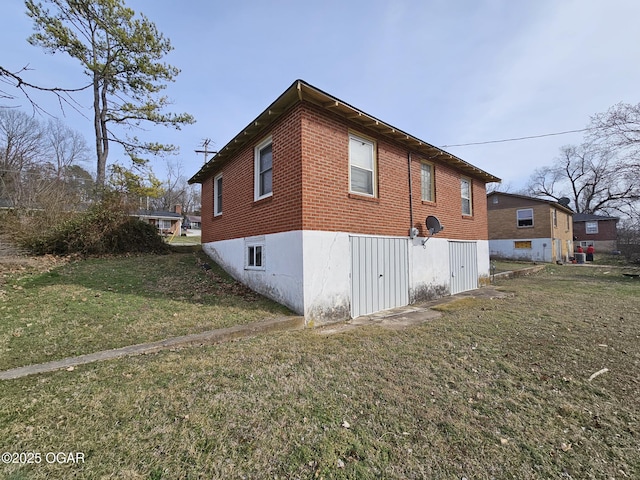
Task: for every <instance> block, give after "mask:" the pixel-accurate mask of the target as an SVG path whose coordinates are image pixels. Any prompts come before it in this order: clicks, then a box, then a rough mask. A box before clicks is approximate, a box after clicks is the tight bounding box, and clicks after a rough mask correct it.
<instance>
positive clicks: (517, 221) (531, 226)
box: [516, 208, 535, 228]
mask: <svg viewBox="0 0 640 480" xmlns="http://www.w3.org/2000/svg"><path fill="white" fill-rule="evenodd" d="M527 210H529V211H531V225H520V220H528V219H529V218H528V217H527V218H522V219H521V218H518V212H524V211H527ZM534 225H535V218H534V215H533V208H518V209H517V210H516V227H517V228H533V227H534Z"/></svg>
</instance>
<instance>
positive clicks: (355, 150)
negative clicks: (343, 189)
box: [349, 134, 376, 197]
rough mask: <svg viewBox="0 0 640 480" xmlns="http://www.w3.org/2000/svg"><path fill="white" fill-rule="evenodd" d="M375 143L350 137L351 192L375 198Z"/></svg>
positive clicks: (351, 135) (354, 136) (353, 136)
mask: <svg viewBox="0 0 640 480" xmlns="http://www.w3.org/2000/svg"><path fill="white" fill-rule="evenodd" d="M375 164H376V160H375V143H374V142H372V141H371V140H366V139H364V138H362V137H358V136H356V135H353V134H350V135H349V190H350V191H351V192H353V193H359V194H363V195H369V196H371V197H373V196H375V191H376V188H375V187H376V185H375Z"/></svg>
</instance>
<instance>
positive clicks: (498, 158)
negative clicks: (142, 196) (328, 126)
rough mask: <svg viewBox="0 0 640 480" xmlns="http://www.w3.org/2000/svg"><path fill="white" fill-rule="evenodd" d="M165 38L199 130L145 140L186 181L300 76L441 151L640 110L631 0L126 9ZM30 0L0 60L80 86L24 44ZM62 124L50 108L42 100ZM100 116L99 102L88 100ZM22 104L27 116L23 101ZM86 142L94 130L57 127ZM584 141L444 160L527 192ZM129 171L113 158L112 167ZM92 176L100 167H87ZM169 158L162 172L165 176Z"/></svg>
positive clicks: (14, 19) (16, 3) (552, 140)
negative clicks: (203, 149) (172, 154)
mask: <svg viewBox="0 0 640 480" xmlns="http://www.w3.org/2000/svg"><path fill="white" fill-rule="evenodd" d="M126 3H127V5H128V6H130V7H131V8H133V9H134V10H135V11H136V12H142V13H144V14H145V15H146V16H147V17H148V18H149V19H150V20H152V21H153V22H155V23H156V25H157V26H158V28H159V30H160V31H161V32H163V34H164V35H165V36H166V37H168V38H169V39H170V40H171V42H172V44H173V46H174V48H175V50H174V51H173V52H172V53H171V54H170V55H169V56H168V57H167V61H168V62H169V63H171V64H173V65H175V66H177V67H178V68H180V69H181V70H182V73H181V74H180V75H179V76H178V78H177V81H176V82H175V83H174V84H172V85H171V86H170V87H169V89H168V90H167V93H168V95H169V96H170V97H171V98H172V99H173V101H174V106H173V110H174V111H176V112H189V113H191V114H193V115H194V116H195V117H196V119H197V123H196V124H195V125H192V126H187V127H185V128H183V130H182V131H180V132H174V131H172V130H170V129H165V128H162V127H149V129H148V132H146V135H147V137H146V138H149V139H154V140H158V141H169V142H172V143H175V144H176V145H178V146H179V147H180V149H181V153H180V155H179V157H177V158H176V159H175V160H179V161H180V162H181V163H182V165H183V171H184V173H185V175H187V176H191V175H193V174H194V173H195V172H196V171H197V170H198V168H199V167H200V165H201V164H202V160H203V159H202V156H201V155H200V156H199V155H197V154H196V153H195V152H194V150H195V149H196V148H199V145H200V144H201V142H202V140H203V139H204V138H210V139H211V140H212V141H213V142H214V143H215V145H214V146H215V147H217V148H221V147H222V146H224V145H225V144H226V143H227V142H228V141H229V140H230V139H231V138H232V137H233V136H235V134H237V133H238V132H239V131H240V130H241V129H242V128H243V127H244V126H246V125H247V124H248V123H249V122H250V121H251V120H252V119H253V118H255V117H256V116H257V115H258V114H259V113H260V112H261V111H262V110H263V109H264V108H266V107H267V106H268V105H269V104H270V103H271V102H272V101H273V100H275V98H276V97H277V96H278V95H280V93H282V92H283V91H284V90H285V89H286V88H287V87H289V85H291V83H293V81H294V80H296V79H298V78H301V79H303V80H305V81H307V82H309V83H311V84H312V85H314V86H316V87H318V88H320V89H322V90H324V91H325V92H327V93H329V94H331V95H333V96H335V97H338V98H339V99H341V100H343V101H345V102H347V103H349V104H351V105H353V106H354V107H356V108H359V109H361V110H363V111H365V112H367V113H368V114H370V115H373V116H375V117H377V118H379V119H381V120H383V121H385V122H387V123H390V124H391V125H393V126H395V127H397V128H400V129H402V130H404V131H406V132H408V133H410V134H412V135H414V136H416V137H418V138H421V139H422V140H425V141H427V142H429V143H431V144H433V145H437V146H443V145H454V144H461V143H470V142H483V141H492V140H501V139H508V138H514V137H523V136H532V135H542V134H547V133H554V132H562V131H567V130H576V129H581V128H584V127H585V126H586V125H587V123H588V121H589V117H590V116H591V115H593V114H595V113H598V112H603V111H606V110H607V109H608V108H609V107H610V106H612V105H614V104H615V103H618V102H625V103H634V104H635V103H638V102H640V90H639V89H638V85H639V84H640V82H639V80H640V61H638V60H639V58H638V57H639V55H638V53H639V51H638V50H639V49H640V28H638V27H637V22H638V19H639V18H640V2H639V1H637V0H386V1H384V0H322V1H312V0H310V1H299V0H297V1H293V0H269V1H266V0H261V1H259V0H233V1H231V0H228V1H221V0H126ZM24 11H25V8H24V4H23V2H22V1H20V0H3V1H2V6H1V7H0V13H1V14H0V45H2V50H1V51H2V53H1V54H0V65H2V66H4V67H5V68H8V69H11V70H17V69H19V68H21V67H23V66H24V65H26V64H28V65H29V66H30V67H31V68H32V69H33V71H31V72H29V74H28V75H27V77H28V79H29V80H32V81H33V82H34V83H38V84H42V85H57V86H69V87H72V86H77V85H79V84H81V83H82V82H83V81H84V78H83V77H82V70H81V68H80V67H79V65H78V64H76V63H75V62H74V61H73V60H71V59H69V58H66V57H64V56H63V55H61V54H58V55H53V56H51V55H46V54H44V53H43V52H42V50H41V49H39V48H37V47H32V46H30V45H29V44H28V43H27V41H26V38H27V37H28V36H29V34H30V33H31V32H32V25H31V20H30V19H29V18H28V17H27V16H26V15H25V13H24ZM38 98H39V100H40V101H41V102H43V103H44V104H45V105H48V110H49V111H51V112H53V113H55V114H57V115H59V114H60V113H59V110H57V109H56V106H55V103H54V102H53V101H52V99H50V98H49V99H47V98H45V97H38ZM82 102H83V104H84V106H85V108H86V109H87V110H86V112H87V113H86V114H87V116H88V117H89V118H90V110H89V108H90V100H89V99H82ZM18 103H20V104H21V105H22V106H23V107H24V109H25V111H29V112H30V110H29V108H28V105H27V104H26V103H25V102H24V101H22V102H15V103H14V105H16V104H18ZM63 119H64V120H65V121H66V122H67V123H68V124H69V125H70V126H71V127H73V128H75V129H77V130H79V131H81V132H82V133H83V134H84V135H85V136H86V138H87V141H88V143H89V144H90V145H91V144H92V136H91V135H92V130H91V122H90V120H87V119H84V118H82V117H81V116H80V115H78V114H77V113H75V112H73V111H71V110H67V111H66V116H65V117H64V118H63ZM581 139H582V134H580V133H574V134H567V135H559V136H551V137H545V138H541V139H535V140H525V141H518V142H506V143H494V144H488V145H476V146H465V147H446V148H445V150H448V151H450V152H451V153H453V154H455V155H458V156H459V157H461V158H463V159H465V160H467V161H469V162H471V163H473V164H474V165H476V166H478V167H480V168H482V169H484V170H486V171H488V172H490V173H492V174H494V175H496V176H498V177H501V178H502V179H503V183H504V185H505V187H508V188H511V189H512V190H517V189H518V188H520V187H522V186H523V185H524V183H525V182H526V180H527V178H528V176H529V174H530V173H531V171H532V170H533V169H534V168H536V167H538V166H541V165H545V164H549V163H550V162H551V161H552V160H553V158H554V157H555V156H556V154H557V152H558V149H559V148H560V147H561V146H562V145H565V144H569V143H579V142H580V141H581ZM119 159H120V160H121V159H122V156H121V154H120V153H119V152H118V151H115V152H114V153H113V154H112V156H111V157H110V161H115V160H119ZM89 167H90V166H89ZM163 168H164V167H163V162H158V163H157V165H156V166H155V170H156V171H157V173H158V174H159V175H160V176H162V173H163Z"/></svg>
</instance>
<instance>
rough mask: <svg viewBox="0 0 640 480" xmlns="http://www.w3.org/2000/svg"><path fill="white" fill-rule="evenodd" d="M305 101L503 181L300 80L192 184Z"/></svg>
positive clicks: (467, 171) (468, 170) (483, 176)
mask: <svg viewBox="0 0 640 480" xmlns="http://www.w3.org/2000/svg"><path fill="white" fill-rule="evenodd" d="M301 101H307V102H309V103H313V104H315V105H318V106H319V107H321V108H323V109H325V110H328V111H331V112H334V113H336V114H338V115H340V116H342V117H344V118H346V119H347V120H349V121H350V122H352V123H355V124H357V125H360V126H362V127H364V128H367V129H369V130H373V131H376V132H378V133H379V134H381V135H384V136H386V137H388V138H390V139H392V140H394V141H396V142H398V143H400V144H402V145H404V146H405V147H406V148H407V149H409V150H410V151H412V152H416V153H420V154H422V155H424V156H425V157H427V158H428V159H430V160H434V161H437V162H442V163H445V164H448V165H450V166H452V167H454V168H456V169H458V170H460V171H461V172H463V173H465V174H467V175H469V176H470V177H473V178H479V179H481V180H483V181H484V182H485V183H491V182H500V181H501V180H500V178H498V177H496V176H494V175H491V174H490V173H487V172H485V171H484V170H482V169H480V168H478V167H475V166H474V165H471V164H470V163H468V162H466V161H464V160H462V159H461V158H459V157H456V156H455V155H453V154H451V153H449V152H446V151H445V150H442V149H441V148H438V147H435V146H433V145H431V144H430V143H427V142H425V141H423V140H420V139H419V138H417V137H414V136H413V135H409V134H408V133H406V132H404V131H402V130H400V129H398V128H396V127H393V126H392V125H389V124H388V123H386V122H383V121H382V120H379V119H377V118H375V117H373V116H371V115H369V114H367V113H365V112H363V111H361V110H358V109H357V108H355V107H353V106H351V105H349V104H348V103H345V102H343V101H342V100H339V99H338V98H335V97H333V96H332V95H329V94H328V93H326V92H323V91H322V90H320V89H318V88H316V87H314V86H312V85H309V84H308V83H306V82H305V81H303V80H296V81H295V82H294V83H293V84H292V85H291V86H290V87H289V88H288V89H287V90H285V92H284V93H283V94H282V95H280V96H279V97H278V98H277V99H276V100H275V101H274V102H273V103H272V104H271V105H269V107H267V109H266V110H264V111H263V112H262V113H261V114H260V115H258V117H257V118H256V119H255V120H253V121H252V122H251V123H250V124H249V125H247V126H246V127H245V128H244V129H243V130H242V131H241V132H240V133H238V134H237V135H236V136H235V137H234V138H233V139H232V140H231V141H230V142H229V143H227V144H226V145H225V146H224V147H223V148H221V149H220V150H219V151H218V153H217V154H216V155H215V156H214V157H213V158H211V160H209V161H208V162H207V163H206V164H205V165H204V166H203V167H202V168H201V169H200V170H199V171H198V172H197V173H196V174H195V175H194V176H193V177H191V178H190V179H189V183H190V184H192V183H202V182H204V181H205V180H206V179H207V178H208V177H209V176H210V175H211V173H213V172H214V171H215V170H216V169H217V168H218V166H219V165H221V164H222V163H224V161H225V160H227V159H228V158H230V157H231V156H233V155H234V154H235V153H236V152H237V151H239V150H240V149H241V148H243V147H244V146H245V145H246V144H247V143H248V142H250V141H252V140H253V139H254V137H255V136H256V135H257V134H258V133H260V132H261V131H263V130H264V129H265V128H266V127H267V126H269V125H270V124H272V123H273V122H274V121H276V120H277V119H278V118H279V117H280V116H281V115H283V114H284V113H285V112H287V111H288V110H289V109H290V108H291V107H293V106H294V105H295V104H297V103H298V102H301Z"/></svg>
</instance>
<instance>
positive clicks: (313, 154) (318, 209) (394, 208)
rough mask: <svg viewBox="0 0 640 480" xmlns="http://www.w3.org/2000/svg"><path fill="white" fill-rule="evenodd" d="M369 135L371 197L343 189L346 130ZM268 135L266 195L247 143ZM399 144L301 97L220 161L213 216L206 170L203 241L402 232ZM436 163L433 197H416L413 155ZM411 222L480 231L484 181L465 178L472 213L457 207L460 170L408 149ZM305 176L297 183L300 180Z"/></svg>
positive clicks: (404, 184) (403, 161)
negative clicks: (269, 191) (257, 185)
mask: <svg viewBox="0 0 640 480" xmlns="http://www.w3.org/2000/svg"><path fill="white" fill-rule="evenodd" d="M350 131H351V132H353V133H355V134H358V135H362V136H365V137H368V138H370V139H372V140H374V141H375V142H376V156H377V172H376V173H377V176H376V180H377V187H378V190H377V195H376V198H370V197H365V196H361V195H355V194H349V132H350ZM269 133H271V135H272V137H273V196H272V197H270V198H267V199H264V200H261V201H258V202H254V200H253V195H254V194H253V188H254V187H253V182H254V180H253V178H254V176H253V175H254V174H253V166H254V150H253V149H254V146H255V145H257V144H258V143H259V142H260V141H262V140H263V139H264V138H265V137H266V136H268V135H269ZM408 153H409V152H408V151H407V149H406V148H405V147H403V146H402V145H400V144H397V143H395V142H393V141H390V140H387V139H385V138H383V137H381V136H380V135H379V134H377V133H376V132H375V131H369V130H367V129H363V128H361V127H357V126H356V125H350V124H349V122H348V121H347V120H346V119H344V118H342V117H340V116H338V115H333V114H331V113H330V112H329V113H328V112H326V111H325V110H324V109H321V108H320V107H317V106H315V105H312V104H308V103H302V104H298V105H297V106H296V107H294V108H293V109H292V110H291V111H290V112H288V113H286V114H285V115H283V117H281V118H280V119H279V120H278V121H277V122H276V124H275V125H273V126H272V129H271V132H269V131H265V132H263V134H261V135H258V136H257V137H256V138H255V139H254V141H253V142H252V143H251V145H249V146H247V147H246V148H244V149H243V150H242V151H240V152H239V153H238V154H237V155H236V156H235V158H233V159H231V160H230V161H229V162H227V163H226V164H225V165H224V166H222V167H221V169H222V173H223V213H222V215H221V216H217V217H214V216H213V176H215V175H217V174H218V173H219V171H220V170H218V171H216V172H213V174H212V177H211V178H209V179H207V181H206V182H204V183H203V185H202V224H203V225H202V228H203V230H202V241H203V242H210V241H216V240H223V239H230V238H240V237H245V236H252V235H262V234H268V233H276V232H282V231H289V230H300V229H305V230H326V231H344V232H350V233H361V234H377V235H394V236H407V235H408V234H409V228H410V210H409V187H408V178H407V173H408V172H407V170H408V166H407V156H408ZM423 159H424V160H429V161H430V162H432V163H433V164H434V165H435V195H436V200H435V202H429V203H423V202H422V201H421V188H420V161H421V160H423ZM411 175H412V192H413V194H412V200H413V225H414V226H415V227H418V228H419V229H420V235H422V236H425V235H426V234H427V232H426V229H425V225H424V222H425V218H426V217H427V215H435V216H437V217H438V218H439V219H440V221H441V222H442V224H444V225H445V230H444V231H443V232H442V233H441V234H440V236H442V237H446V238H451V239H459V240H476V239H487V238H488V236H487V205H486V192H485V186H484V183H482V182H481V181H479V180H475V179H471V183H472V209H473V215H471V216H469V217H464V216H463V215H462V201H461V198H460V178H461V176H465V175H464V174H462V173H460V172H458V171H456V170H454V169H452V168H451V167H449V166H446V165H444V164H441V163H438V162H437V161H436V160H434V159H427V158H423V157H421V156H419V155H417V154H415V153H414V154H412V162H411ZM303 181H304V185H305V188H304V190H303V189H301V188H300V185H301V184H302V182H303Z"/></svg>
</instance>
